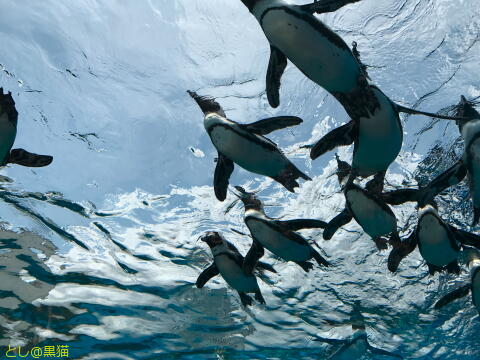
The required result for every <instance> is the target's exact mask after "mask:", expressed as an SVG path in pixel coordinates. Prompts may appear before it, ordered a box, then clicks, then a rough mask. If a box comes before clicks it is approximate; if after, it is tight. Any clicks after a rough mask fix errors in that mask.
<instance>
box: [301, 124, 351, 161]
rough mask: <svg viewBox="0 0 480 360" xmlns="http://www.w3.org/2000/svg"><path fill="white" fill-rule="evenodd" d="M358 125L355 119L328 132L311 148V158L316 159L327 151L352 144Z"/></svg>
mask: <svg viewBox="0 0 480 360" xmlns="http://www.w3.org/2000/svg"><path fill="white" fill-rule="evenodd" d="M356 130H357V126H356V124H355V123H354V122H353V121H350V122H348V123H346V124H345V125H342V126H340V127H338V128H336V129H334V130H332V131H330V132H329V133H328V134H326V135H325V136H324V137H322V138H321V139H320V140H318V141H317V142H316V143H315V145H313V147H312V149H311V150H310V158H311V159H312V160H315V159H316V158H318V157H319V156H320V155H323V154H325V153H326V152H327V151H330V150H333V149H335V148H336V147H338V146H346V145H351V144H352V143H353V140H354V139H355V137H356Z"/></svg>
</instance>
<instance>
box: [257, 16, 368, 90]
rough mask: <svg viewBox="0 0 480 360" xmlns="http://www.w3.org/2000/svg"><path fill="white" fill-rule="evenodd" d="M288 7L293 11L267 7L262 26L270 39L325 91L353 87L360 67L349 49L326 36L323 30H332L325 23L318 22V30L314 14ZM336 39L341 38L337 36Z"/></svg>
mask: <svg viewBox="0 0 480 360" xmlns="http://www.w3.org/2000/svg"><path fill="white" fill-rule="evenodd" d="M291 11H294V12H295V14H296V15H294V14H292V13H289V12H287V11H285V9H281V8H279V9H273V10H269V11H268V12H267V13H266V14H265V15H264V17H263V20H262V28H263V31H264V33H265V35H266V37H267V39H268V40H269V42H270V43H271V44H272V45H273V46H275V47H276V48H278V49H279V50H280V51H281V52H282V53H283V54H284V55H285V56H286V57H287V58H288V59H289V60H290V61H291V62H292V63H294V64H295V66H297V67H298V68H299V69H300V70H301V71H302V72H303V73H304V74H305V75H306V76H307V77H308V78H310V79H311V80H312V81H314V82H316V83H317V84H318V85H320V86H322V87H323V88H325V89H326V90H327V91H329V92H344V93H345V92H349V91H351V90H353V89H354V88H355V87H356V86H357V80H358V77H359V75H360V68H359V65H358V62H357V61H356V59H355V58H354V56H353V54H352V53H351V51H350V49H348V48H340V47H338V46H337V45H336V44H335V43H333V42H332V40H331V38H330V37H329V36H325V32H331V30H330V29H328V28H326V26H325V25H323V24H321V23H319V25H318V26H320V27H321V28H322V30H323V28H324V29H325V30H324V31H319V30H317V29H316V28H315V27H314V26H313V25H312V23H313V22H319V21H318V20H317V19H316V18H315V17H314V16H313V15H310V14H308V13H306V12H303V11H298V10H291ZM307 19H308V21H307ZM332 34H333V32H332ZM328 35H330V34H328ZM333 35H335V34H333ZM338 40H340V41H342V42H343V40H341V39H340V38H338ZM338 40H337V41H338ZM345 46H346V45H345Z"/></svg>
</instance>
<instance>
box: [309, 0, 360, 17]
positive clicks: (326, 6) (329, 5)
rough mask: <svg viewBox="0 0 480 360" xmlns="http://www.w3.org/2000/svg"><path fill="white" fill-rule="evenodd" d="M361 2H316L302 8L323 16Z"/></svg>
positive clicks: (335, 0)
mask: <svg viewBox="0 0 480 360" xmlns="http://www.w3.org/2000/svg"><path fill="white" fill-rule="evenodd" d="M359 1H361V0H318V1H317V0H316V1H315V2H314V3H312V4H306V5H301V6H300V7H301V8H302V9H303V10H305V11H307V12H309V13H311V14H315V13H317V14H323V13H327V12H333V11H337V10H338V9H340V8H341V7H343V6H345V5H348V4H353V3H356V2H359Z"/></svg>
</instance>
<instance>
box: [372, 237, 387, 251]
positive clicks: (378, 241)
mask: <svg viewBox="0 0 480 360" xmlns="http://www.w3.org/2000/svg"><path fill="white" fill-rule="evenodd" d="M373 242H374V243H375V245H376V246H377V249H378V250H379V251H382V250H387V249H388V241H387V239H385V238H384V237H381V236H378V237H376V238H373Z"/></svg>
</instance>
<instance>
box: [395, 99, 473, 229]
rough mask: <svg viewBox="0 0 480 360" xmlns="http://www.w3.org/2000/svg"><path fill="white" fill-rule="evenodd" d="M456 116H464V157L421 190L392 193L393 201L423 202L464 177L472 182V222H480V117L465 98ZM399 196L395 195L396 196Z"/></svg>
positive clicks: (460, 127)
mask: <svg viewBox="0 0 480 360" xmlns="http://www.w3.org/2000/svg"><path fill="white" fill-rule="evenodd" d="M456 115H457V116H459V117H463V118H464V120H458V121H457V125H458V127H459V130H460V133H461V134H462V137H463V140H464V151H463V155H462V158H461V159H460V160H458V161H457V162H456V163H455V164H454V165H453V166H452V167H450V168H449V169H448V170H447V171H445V172H444V173H443V174H440V175H439V176H438V177H436V178H435V179H434V180H432V181H431V182H430V183H429V184H428V185H427V186H425V187H424V188H421V189H418V190H413V189H412V190H410V191H405V192H404V193H403V194H402V193H395V192H393V194H390V197H392V199H395V200H397V201H398V202H400V201H419V202H420V203H424V202H425V201H427V200H428V199H430V198H433V197H434V196H435V195H437V194H439V193H441V192H442V191H443V190H445V189H447V188H448V187H450V186H453V185H456V184H458V183H459V182H460V181H462V180H463V179H464V178H465V177H468V179H469V180H470V195H471V197H472V200H473V222H472V226H474V225H476V224H477V223H478V221H479V219H480V114H479V113H478V112H477V111H476V110H475V108H474V107H473V104H472V103H471V102H469V101H468V100H467V99H466V98H465V97H464V96H462V97H461V99H460V103H459V104H458V105H457V106H456ZM469 119H470V120H469ZM395 195H396V196H395Z"/></svg>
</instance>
